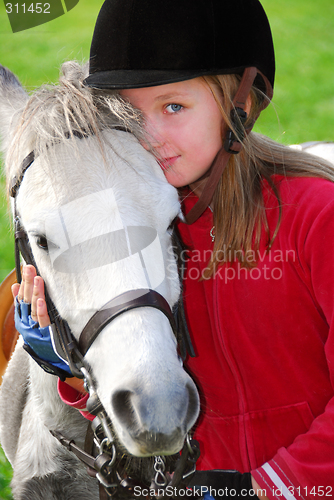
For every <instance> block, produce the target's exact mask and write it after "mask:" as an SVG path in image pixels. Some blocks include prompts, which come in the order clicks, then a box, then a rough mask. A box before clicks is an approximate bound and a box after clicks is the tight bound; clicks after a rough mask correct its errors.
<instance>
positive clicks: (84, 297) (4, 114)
mask: <svg viewBox="0 0 334 500" xmlns="http://www.w3.org/2000/svg"><path fill="white" fill-rule="evenodd" d="M63 72H64V76H63V77H62V78H61V81H60V85H58V86H54V87H45V88H42V89H40V90H39V91H37V92H36V93H35V94H34V95H33V96H32V97H30V98H29V96H28V95H27V93H26V92H25V91H24V90H23V88H22V86H21V85H20V83H19V82H18V81H17V79H16V78H15V77H14V75H13V74H12V73H11V72H10V71H8V70H6V69H5V68H3V67H0V132H1V135H2V146H3V150H4V151H5V155H6V177H7V180H8V183H10V182H11V181H12V179H13V178H14V177H15V176H16V177H19V176H20V173H21V169H22V161H23V159H24V158H25V157H26V156H27V155H29V153H30V152H32V151H34V155H35V159H34V161H33V163H32V165H31V166H30V167H29V169H28V170H27V171H26V173H25V175H24V178H23V180H22V182H21V185H20V187H19V189H18V194H17V197H16V204H17V211H18V213H19V215H20V218H21V222H22V225H23V227H24V229H25V231H26V232H27V234H28V238H29V243H30V246H31V249H32V253H33V255H34V258H35V260H36V264H37V267H38V269H39V272H40V274H41V275H42V276H43V278H44V280H45V282H46V285H47V288H48V291H49V294H50V296H51V298H52V301H53V303H54V304H55V305H56V307H57V309H58V312H59V314H60V315H61V317H62V318H64V319H65V320H66V321H67V322H68V324H69V326H70V328H71V331H72V334H73V335H74V337H75V338H76V339H78V338H79V335H80V332H81V331H82V329H83V328H84V326H85V324H86V323H87V321H88V320H89V319H90V318H91V317H92V315H93V314H94V313H95V312H96V311H97V310H99V309H101V308H102V307H103V306H104V304H106V303H107V302H108V301H110V300H111V299H113V298H114V297H115V296H118V295H120V294H122V293H123V292H126V291H128V290H137V289H144V288H145V289H147V288H151V289H154V290H156V291H158V292H159V293H160V294H161V295H162V296H163V297H164V298H165V299H166V301H167V302H168V304H169V306H170V307H171V308H172V307H173V306H174V305H175V304H176V303H177V301H178V298H179V294H180V285H179V280H178V272H177V266H176V262H175V258H174V255H173V249H172V244H171V235H170V231H169V230H168V228H169V226H170V224H171V222H172V221H173V219H174V218H175V217H176V216H177V215H178V213H179V210H180V207H179V201H178V196H177V192H176V190H175V189H174V188H173V187H171V186H170V185H169V184H168V183H167V182H166V180H165V178H164V175H163V173H162V171H161V169H160V167H159V165H158V163H157V162H156V160H155V159H154V157H153V155H152V154H151V153H149V152H147V151H145V149H144V148H143V147H142V146H141V145H140V143H139V142H138V140H137V138H136V137H135V135H133V134H137V137H138V135H140V124H139V118H138V116H137V114H136V112H135V111H134V110H133V109H132V108H131V107H130V106H129V105H127V104H126V103H124V102H123V101H122V100H121V99H119V98H118V97H117V96H112V97H110V96H109V97H105V98H101V97H99V98H97V97H96V96H93V95H92V93H91V91H89V90H88V89H85V88H84V87H83V86H82V84H81V82H82V81H83V79H84V76H85V75H84V71H83V70H82V69H81V67H79V65H77V64H76V63H66V65H64V67H63ZM118 128H121V130H118ZM124 128H126V129H127V130H128V131H124ZM78 131H79V132H80V137H78ZM130 132H132V133H130ZM127 228H128V229H129V231H127V230H126V229H127ZM130 229H131V231H130ZM121 233H122V234H123V236H124V234H125V235H127V237H126V238H125V239H124V238H123V239H122V238H118V236H119V235H120V234H121ZM117 235H118V236H117ZM85 362H86V366H88V369H89V372H90V376H91V378H92V379H93V381H94V384H95V389H96V392H97V395H98V397H99V399H100V401H101V403H102V405H103V407H104V410H105V412H106V414H107V416H108V418H109V419H110V420H111V422H112V427H113V432H114V434H115V435H116V437H117V440H118V443H119V444H118V445H119V446H121V447H122V449H123V450H124V452H125V451H126V452H127V453H128V454H129V455H131V456H132V455H133V456H137V457H146V456H162V455H171V454H174V453H176V452H178V451H179V450H180V449H181V448H182V447H183V444H184V440H185V437H186V435H187V433H188V431H189V430H190V429H191V427H192V426H193V425H194V423H195V421H196V419H197V416H198V412H199V400H198V394H197V390H196V387H195V385H194V383H193V381H192V380H191V378H190V377H189V376H188V375H187V373H186V372H185V371H184V370H183V368H182V363H180V358H179V356H178V352H177V342H176V338H175V335H174V333H173V331H172V328H171V325H170V323H169V321H168V319H167V317H166V316H165V314H163V313H162V312H161V311H160V310H157V309H155V308H153V307H140V308H136V309H133V310H130V311H128V312H126V313H124V314H122V315H120V316H118V317H117V318H116V319H114V320H113V321H112V322H111V323H109V324H108V325H107V326H106V327H105V328H104V329H103V331H102V332H101V333H100V335H99V336H98V337H97V339H96V340H95V341H94V343H93V344H92V346H91V347H90V348H89V350H88V352H87V354H86V356H85ZM0 426H1V427H0V431H1V432H0V437H1V444H2V446H3V448H4V451H5V453H6V455H7V457H8V459H9V460H10V462H11V464H12V466H13V469H14V477H13V481H12V491H13V495H14V498H15V499H16V500H23V499H29V500H34V499H40V500H42V499H43V500H53V499H57V500H70V499H71V500H72V499H78V500H79V499H80V500H91V499H96V498H97V496H98V486H97V481H96V480H95V479H93V478H90V477H89V476H88V475H87V473H86V467H85V466H84V465H82V464H81V462H79V460H78V459H77V458H76V457H75V456H74V455H73V454H72V453H71V452H70V451H68V450H66V449H65V448H64V447H62V445H61V444H60V443H59V442H58V440H57V439H56V438H55V437H54V436H53V435H51V433H50V430H51V431H57V432H60V433H61V434H63V435H64V436H65V437H66V438H68V439H69V440H74V441H75V442H76V444H77V445H78V446H81V447H82V446H83V441H84V438H85V433H86V428H87V420H85V418H84V417H82V416H81V414H80V413H79V412H78V411H77V410H75V409H73V408H70V407H68V406H67V405H65V404H64V403H63V402H62V401H61V400H60V398H59V395H58V392H57V378H56V377H54V376H53V375H50V374H47V373H46V372H44V371H43V370H42V369H41V368H40V367H39V366H38V365H37V364H36V363H35V361H33V360H32V359H31V358H30V357H29V356H28V354H27V353H26V352H25V351H24V350H23V349H22V342H21V341H20V342H19V344H18V346H17V348H16V350H15V352H14V355H13V357H12V359H11V361H10V364H9V367H8V369H7V372H6V374H5V376H4V380H3V384H2V388H1V397H0ZM152 463H153V462H150V464H152Z"/></svg>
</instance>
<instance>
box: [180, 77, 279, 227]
mask: <svg viewBox="0 0 334 500" xmlns="http://www.w3.org/2000/svg"><path fill="white" fill-rule="evenodd" d="M258 74H260V75H261V76H262V78H263V80H264V82H265V85H266V94H267V96H268V100H265V101H264V102H263V104H262V106H261V108H260V110H259V113H258V115H257V116H256V120H257V118H258V116H259V114H260V112H261V111H262V110H263V109H264V108H265V107H266V106H267V105H268V103H269V101H270V99H271V97H272V94H273V91H272V87H271V85H270V83H269V81H268V79H267V78H266V77H265V76H264V75H263V74H262V73H261V72H260V71H259V70H258V69H257V68H255V67H251V68H246V69H245V71H244V73H243V76H242V79H241V82H240V85H239V88H238V90H237V93H236V95H235V97H234V99H233V107H234V108H240V109H242V110H244V109H245V106H246V101H247V97H248V95H249V93H250V91H251V88H252V85H253V84H254V80H255V78H256V76H257V75H258ZM256 120H254V123H255V121H256ZM251 130H252V127H250V128H249V129H247V130H246V133H247V134H248V133H249V132H250V131H251ZM228 131H229V129H228V126H227V125H226V124H225V126H224V129H223V137H226V135H227V133H228ZM231 149H232V151H231ZM231 149H229V150H228V151H226V150H225V149H224V147H222V148H221V150H220V151H219V152H218V153H217V156H216V158H215V159H214V161H213V163H212V166H211V168H210V170H209V172H210V173H209V177H208V180H207V182H206V184H205V187H204V189H203V191H202V194H201V195H200V197H199V199H198V201H197V203H196V204H195V205H194V206H193V207H192V209H191V210H190V211H189V212H188V214H186V215H185V222H186V224H193V223H194V222H196V220H197V219H198V218H199V217H200V216H201V215H202V213H203V212H204V210H205V209H206V208H207V207H208V206H209V205H210V203H211V201H212V198H213V195H214V192H215V189H216V187H217V184H218V182H219V179H220V178H221V176H222V173H223V171H224V169H225V168H226V166H227V163H228V161H229V159H230V156H231V154H236V153H238V152H239V151H241V149H242V144H240V142H238V141H235V142H234V143H233V145H232V148H231Z"/></svg>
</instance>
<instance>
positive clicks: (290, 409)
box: [14, 0, 334, 499]
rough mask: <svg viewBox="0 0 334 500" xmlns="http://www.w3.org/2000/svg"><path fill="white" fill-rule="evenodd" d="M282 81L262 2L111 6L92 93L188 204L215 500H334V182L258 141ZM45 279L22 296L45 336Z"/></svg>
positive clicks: (97, 36) (205, 444) (99, 38)
mask: <svg viewBox="0 0 334 500" xmlns="http://www.w3.org/2000/svg"><path fill="white" fill-rule="evenodd" d="M274 73H275V67H274V51H273V44H272V38H271V32H270V27H269V24H268V20H267V18H266V15H265V13H264V11H263V9H262V7H261V5H260V3H259V1H258V0H169V1H168V2H166V1H163V0H145V1H140V0H106V2H105V3H104V5H103V7H102V9H101V12H100V15H99V18H98V20H97V24H96V28H95V32H94V36H93V41H92V47H91V59H90V76H89V77H88V78H87V79H86V81H85V84H86V85H88V86H90V87H92V88H94V89H97V90H95V91H97V92H101V91H109V90H111V89H117V90H119V91H120V93H121V95H122V96H123V98H124V99H126V100H128V101H130V103H131V104H132V105H133V106H135V107H136V108H139V109H140V110H141V112H142V114H143V117H144V119H145V127H146V132H147V137H148V139H147V144H144V147H146V148H150V147H151V145H153V147H154V149H155V154H156V156H157V158H158V160H159V162H160V165H161V168H162V169H163V170H164V173H165V175H166V178H167V180H168V182H170V183H171V184H172V185H173V186H175V187H177V188H179V189H180V196H181V199H182V201H183V210H184V214H185V220H184V221H183V222H179V224H178V228H179V231H180V233H181V236H182V238H183V241H184V243H185V245H186V246H187V274H186V277H185V281H184V299H185V307H186V313H187V320H188V325H189V329H190V331H191V334H192V339H193V343H194V347H195V350H196V354H197V356H196V357H195V358H193V359H190V360H188V364H187V367H188V369H189V371H190V372H191V374H192V376H193V378H194V379H195V381H196V382H197V384H198V387H199V389H200V392H201V396H202V412H201V417H200V420H199V422H198V425H197V428H196V432H195V437H196V438H197V439H198V440H199V441H200V443H201V450H202V455H201V461H200V464H199V468H200V469H202V470H203V471H209V470H211V469H219V471H215V472H213V471H212V472H206V473H199V474H198V475H197V476H196V477H195V480H194V482H193V484H197V485H198V484H207V485H211V486H212V487H213V488H215V489H216V496H217V497H218V496H219V495H220V496H225V497H229V496H245V497H246V498H247V497H250V496H251V495H252V494H253V495H254V494H255V493H254V492H253V493H252V491H251V487H252V486H253V488H254V490H255V492H256V494H257V495H258V496H262V497H268V498H270V499H274V498H280V497H284V498H286V499H293V498H303V499H305V498H308V497H309V498H314V497H321V496H329V497H331V496H332V495H333V493H334V473H333V471H334V458H333V449H334V425H333V422H334V399H332V398H333V395H334V391H333V382H334V381H333V377H334V372H333V367H334V348H333V345H334V344H333V339H332V337H333V325H332V322H333V300H334V299H333V297H334V266H333V258H332V256H333V252H334V237H333V234H334V231H333V229H334V184H333V181H334V173H333V171H332V169H331V168H330V166H329V165H327V164H326V163H325V162H323V161H321V160H320V159H316V158H315V157H311V156H307V155H306V154H303V153H300V152H297V151H294V150H290V149H289V148H286V147H284V146H281V145H279V144H276V143H274V142H272V141H270V140H269V139H267V138H265V137H262V136H260V135H258V134H255V133H253V132H251V129H252V127H253V125H254V122H255V121H256V119H257V117H258V116H259V114H260V112H261V111H262V110H263V109H264V108H265V107H266V106H267V105H268V103H269V102H270V99H271V97H272V88H273V84H274ZM34 275H35V271H34V269H33V268H31V267H28V268H26V269H25V274H24V279H23V282H22V285H21V287H19V286H16V287H15V289H14V295H16V294H17V293H18V289H19V295H20V296H21V298H23V299H24V301H25V302H31V298H32V316H33V319H35V320H37V321H38V322H39V324H40V326H41V327H44V326H47V325H48V324H49V320H48V317H47V311H46V307H45V302H44V300H43V282H42V280H41V278H39V277H36V278H35V282H34V283H33V280H34ZM18 329H20V325H19V324H18ZM222 469H224V470H225V471H223V470H222ZM232 469H233V470H237V471H239V472H238V473H237V472H226V470H227V471H231V470H232ZM218 490H219V492H220V493H219V492H218ZM214 494H215V493H214Z"/></svg>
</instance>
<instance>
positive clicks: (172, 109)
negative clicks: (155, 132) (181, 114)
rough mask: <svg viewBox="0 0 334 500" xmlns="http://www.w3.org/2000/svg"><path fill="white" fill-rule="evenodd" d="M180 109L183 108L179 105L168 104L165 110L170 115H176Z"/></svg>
mask: <svg viewBox="0 0 334 500" xmlns="http://www.w3.org/2000/svg"><path fill="white" fill-rule="evenodd" d="M182 108H183V106H181V104H168V106H167V107H166V110H167V111H169V112H170V113H177V112H178V111H181V109H182Z"/></svg>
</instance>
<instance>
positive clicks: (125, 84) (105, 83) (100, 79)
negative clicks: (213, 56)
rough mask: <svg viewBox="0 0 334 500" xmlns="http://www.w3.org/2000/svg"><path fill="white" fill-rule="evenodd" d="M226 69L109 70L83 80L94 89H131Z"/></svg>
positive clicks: (164, 83)
mask: <svg viewBox="0 0 334 500" xmlns="http://www.w3.org/2000/svg"><path fill="white" fill-rule="evenodd" d="M243 70H244V68H234V69H231V70H229V73H231V74H232V73H237V74H242V72H243ZM224 73H226V70H225V71H224V70H220V69H219V68H218V69H208V70H203V69H201V70H198V71H196V70H126V69H123V70H121V69H120V70H110V71H98V72H96V73H92V74H91V75H89V76H88V77H87V78H86V79H85V80H84V85H86V86H87V87H92V88H96V89H101V90H102V89H103V90H104V89H114V90H116V89H133V88H144V87H155V86H158V85H166V84H168V83H176V82H181V81H183V80H191V79H193V78H197V77H199V76H205V75H219V74H224Z"/></svg>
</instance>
